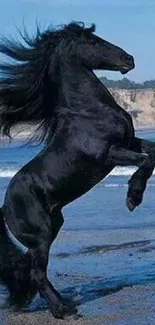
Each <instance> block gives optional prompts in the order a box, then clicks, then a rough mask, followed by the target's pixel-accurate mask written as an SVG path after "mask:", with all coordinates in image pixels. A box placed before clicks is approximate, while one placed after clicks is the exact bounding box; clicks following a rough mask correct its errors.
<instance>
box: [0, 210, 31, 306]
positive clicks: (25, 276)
mask: <svg viewBox="0 0 155 325" xmlns="http://www.w3.org/2000/svg"><path fill="white" fill-rule="evenodd" d="M31 267H32V260H31V255H30V254H29V252H28V253H26V254H24V253H23V252H21V251H20V250H19V248H17V247H16V246H15V245H14V244H13V242H12V241H11V239H10V238H9V236H8V232H7V229H6V225H5V222H4V217H3V209H2V208H0V282H2V283H3V284H4V285H6V286H7V289H8V291H9V293H10V297H9V299H8V303H9V304H11V305H16V306H18V307H24V306H25V305H26V304H27V303H28V302H29V301H30V300H31V299H32V298H33V296H34V295H35V294H36V287H35V285H34V283H33V282H32V279H31Z"/></svg>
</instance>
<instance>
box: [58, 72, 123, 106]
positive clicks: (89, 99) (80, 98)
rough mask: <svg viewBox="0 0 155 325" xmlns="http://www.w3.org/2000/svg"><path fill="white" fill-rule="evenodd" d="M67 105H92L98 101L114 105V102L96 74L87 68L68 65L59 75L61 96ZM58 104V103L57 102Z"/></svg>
mask: <svg viewBox="0 0 155 325" xmlns="http://www.w3.org/2000/svg"><path fill="white" fill-rule="evenodd" d="M59 98H61V99H62V100H63V104H64V103H65V104H66V106H67V107H72V108H73V107H77V110H78V109H79V107H78V105H79V106H80V107H81V105H83V106H84V105H86V106H87V107H89V105H91V106H92V105H93V104H95V103H97V102H98V101H100V102H102V103H108V104H110V105H111V106H112V107H114V106H115V107H116V105H117V104H116V102H115V100H114V98H113V97H112V95H111V94H110V92H109V91H108V89H107V88H106V87H105V86H104V85H103V84H102V83H101V82H100V80H99V79H98V78H97V77H96V75H95V74H94V73H93V72H92V71H89V70H87V69H81V68H80V67H78V66H77V67H74V68H71V67H68V69H67V71H63V73H62V75H61V96H60V97H59ZM59 104H60V103H59Z"/></svg>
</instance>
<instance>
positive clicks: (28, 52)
mask: <svg viewBox="0 0 155 325" xmlns="http://www.w3.org/2000/svg"><path fill="white" fill-rule="evenodd" d="M94 30H95V26H94V25H92V26H91V27H90V28H86V27H85V25H84V23H75V22H72V23H70V24H68V25H64V26H61V27H60V28H56V29H53V28H48V29H47V30H46V31H44V32H41V31H40V29H39V28H38V27H37V32H36V35H35V37H33V38H30V37H29V36H28V34H27V32H26V30H24V34H21V33H20V35H21V41H15V40H9V39H7V38H4V39H3V40H2V41H1V43H0V53H2V54H4V55H6V56H7V57H8V58H9V59H11V62H8V61H7V62H6V63H4V64H0V73H1V77H0V107H1V108H0V133H1V134H2V135H3V136H8V137H11V131H12V128H13V127H14V126H15V125H24V124H28V125H29V124H31V125H37V130H38V131H39V132H38V133H37V134H39V140H40V141H41V142H42V141H44V140H45V139H46V138H47V137H48V136H49V134H50V137H51V136H52V134H53V132H54V125H55V119H56V115H55V111H54V96H55V92H54V91H53V93H51V92H50V98H49V99H50V107H49V105H48V96H49V94H48V74H47V72H48V65H49V60H50V59H51V56H52V53H54V49H55V47H56V46H59V44H60V42H61V40H62V39H64V38H67V37H68V36H69V35H72V39H74V38H76V37H77V35H78V33H79V32H81V31H84V32H89V33H92V32H94ZM23 41H24V43H25V45H23ZM53 55H54V54H53ZM53 77H54V76H53ZM52 128H53V130H52ZM34 139H36V136H33V137H32V139H31V140H34Z"/></svg>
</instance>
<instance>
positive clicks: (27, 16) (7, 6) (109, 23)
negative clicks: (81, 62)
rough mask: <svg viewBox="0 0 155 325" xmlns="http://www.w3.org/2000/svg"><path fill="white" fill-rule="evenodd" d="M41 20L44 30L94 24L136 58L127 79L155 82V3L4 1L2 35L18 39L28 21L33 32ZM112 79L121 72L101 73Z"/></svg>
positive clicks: (0, 23)
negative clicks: (72, 23)
mask: <svg viewBox="0 0 155 325" xmlns="http://www.w3.org/2000/svg"><path fill="white" fill-rule="evenodd" d="M36 20H38V22H39V23H40V26H41V27H42V28H46V27H47V26H48V25H49V24H51V23H52V24H53V25H59V24H62V23H68V22H70V21H71V20H76V21H84V22H85V23H86V24H88V25H89V24H91V23H92V22H93V23H95V24H96V25H97V30H96V34H98V35H100V36H101V37H103V38H105V39H106V40H109V41H111V42H113V43H115V44H117V45H118V46H120V47H123V48H124V49H125V50H127V51H128V52H129V53H131V54H132V55H133V56H134V57H135V62H136V68H135V69H134V70H133V71H131V72H130V73H128V74H127V75H126V77H128V78H130V79H132V80H134V81H144V80H146V79H155V0H0V36H3V35H5V36H16V34H17V32H16V30H15V25H16V26H17V27H18V28H20V29H22V24H23V21H24V24H25V26H26V27H27V29H28V31H29V32H30V33H33V32H34V31H35V22H36ZM98 74H99V75H106V76H108V77H109V78H112V79H119V78H122V76H121V74H120V73H118V72H109V73H105V72H99V73H98Z"/></svg>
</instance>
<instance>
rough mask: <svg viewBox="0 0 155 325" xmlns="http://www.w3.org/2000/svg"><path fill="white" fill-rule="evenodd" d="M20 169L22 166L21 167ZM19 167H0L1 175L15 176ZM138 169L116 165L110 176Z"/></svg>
mask: <svg viewBox="0 0 155 325" xmlns="http://www.w3.org/2000/svg"><path fill="white" fill-rule="evenodd" d="M19 169H20V168H19ZM19 169H14V168H10V169H9V168H8V167H7V168H6V169H5V168H4V167H3V168H0V177H9V178H11V177H13V176H14V175H15V174H16V173H17V172H18V170H19ZM136 170H137V168H136V167H115V168H114V169H113V170H112V172H111V173H110V174H109V176H131V175H133V173H135V171H136ZM153 175H155V169H154V171H153Z"/></svg>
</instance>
